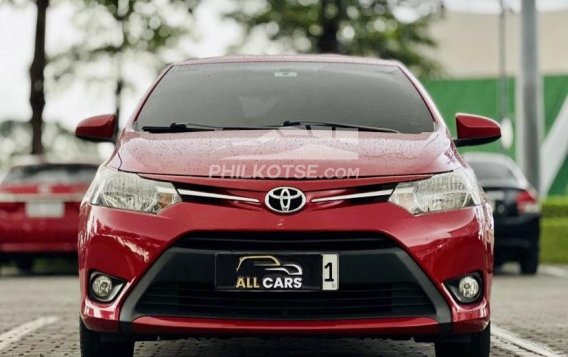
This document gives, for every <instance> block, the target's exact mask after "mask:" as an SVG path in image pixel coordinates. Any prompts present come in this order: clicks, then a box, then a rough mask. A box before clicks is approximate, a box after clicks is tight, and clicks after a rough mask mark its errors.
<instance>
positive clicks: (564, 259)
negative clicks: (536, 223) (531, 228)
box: [540, 216, 568, 264]
mask: <svg viewBox="0 0 568 357" xmlns="http://www.w3.org/2000/svg"><path fill="white" fill-rule="evenodd" d="M564 217H565V218H545V219H543V220H542V222H541V238H540V260H541V262H543V263H559V264H568V217H566V216H564Z"/></svg>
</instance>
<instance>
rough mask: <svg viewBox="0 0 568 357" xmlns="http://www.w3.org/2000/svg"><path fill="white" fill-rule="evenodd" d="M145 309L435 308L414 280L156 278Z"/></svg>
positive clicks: (292, 314)
mask: <svg viewBox="0 0 568 357" xmlns="http://www.w3.org/2000/svg"><path fill="white" fill-rule="evenodd" d="M136 310H137V312H138V313H139V314H142V315H144V314H150V315H173V316H192V317H215V318H239V319H247V318H250V319H295V320H298V319H300V320H301V319H314V318H319V319H334V318H361V317H369V318H370V317H389V316H417V315H419V316H428V315H434V314H435V309H434V307H433V306H432V303H431V302H430V300H429V299H428V297H427V296H426V294H425V293H424V291H423V290H422V289H421V288H420V287H419V286H418V285H417V284H414V283H382V284H341V285H340V288H339V290H338V291H325V292H324V291H321V292H311V291H304V292H265V291H263V292H258V291H257V292H244V291H238V292H235V291H215V289H214V287H213V285H212V284H204V283H202V284H198V283H172V282H155V283H153V284H151V285H150V286H149V287H148V289H147V290H146V291H145V293H144V294H143V295H142V297H141V298H140V300H139V301H138V304H137V306H136Z"/></svg>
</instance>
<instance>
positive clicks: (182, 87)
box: [76, 56, 500, 357]
mask: <svg viewBox="0 0 568 357" xmlns="http://www.w3.org/2000/svg"><path fill="white" fill-rule="evenodd" d="M141 103H142V104H141V105H140V107H139V108H138V109H137V111H136V112H135V113H134V115H133V117H132V119H131V120H130V121H129V122H128V123H127V125H126V128H125V129H124V130H123V131H122V133H121V134H120V136H119V137H118V139H117V140H116V151H115V153H114V155H113V156H112V157H111V158H110V159H109V160H108V161H107V162H106V163H105V164H104V165H103V166H102V167H101V169H100V170H99V171H98V174H97V177H96V178H95V180H94V181H93V184H92V186H91V188H90V189H89V192H88V193H87V195H86V197H85V200H84V201H83V205H82V207H81V220H80V232H79V270H80V272H79V274H80V284H81V324H80V333H81V351H82V355H83V356H132V354H133V349H134V348H133V347H134V341H137V340H152V339H158V338H159V339H165V338H183V337H188V336H189V337H192V336H193V337H195V336H210V335H224V336H250V335H273V336H275V335H301V336H322V335H327V336H329V335H334V336H374V337H382V338H384V337H387V338H388V337H395V338H412V337H414V338H415V339H416V340H419V341H433V342H435V343H436V353H437V355H438V356H479V357H481V356H484V357H486V356H488V355H489V346H490V341H489V340H490V306H489V302H490V293H491V281H492V269H493V218H492V215H491V208H490V205H489V204H488V201H487V199H486V197H485V195H484V193H483V191H482V190H481V188H480V186H479V184H478V182H477V180H476V177H475V175H474V174H473V172H472V170H471V168H470V167H468V165H467V164H466V163H465V162H464V161H463V159H462V157H461V156H460V155H459V153H458V152H457V150H456V146H463V145H476V144H483V143H487V142H490V141H493V140H497V139H498V138H499V137H500V129H499V126H498V125H497V124H496V123H495V122H494V121H492V120H490V119H487V118H482V117H479V116H474V115H467V114H459V115H458V116H457V119H456V121H457V128H458V137H457V138H456V139H454V140H452V138H451V137H450V135H449V131H448V129H447V127H446V125H445V123H444V121H443V120H442V118H441V117H440V115H439V113H438V111H437V109H436V107H435V105H434V103H433V102H432V101H431V100H430V97H429V96H428V94H427V93H426V92H425V91H424V89H423V88H422V87H421V85H420V83H419V82H418V81H417V80H416V79H415V78H414V77H413V76H412V75H411V74H410V73H409V72H408V70H407V69H406V68H404V67H403V66H402V65H401V64H399V63H397V62H388V61H378V60H373V59H364V58H352V57H341V56H297V57H296V56H275V57H270V56H267V57H224V58H212V59H204V60H190V61H187V62H182V63H178V64H175V65H172V66H170V67H169V68H168V69H167V70H166V71H165V72H164V73H163V74H162V75H161V76H160V77H159V79H158V80H157V82H156V84H155V85H154V86H153V87H152V88H151V89H150V90H149V92H148V94H147V95H146V96H145V97H144V98H142V101H141ZM115 128H116V117H115V116H114V115H102V116H97V117H92V118H89V119H86V120H85V121H83V122H81V123H80V124H79V126H78V127H77V130H76V134H77V135H78V136H79V137H82V138H85V139H90V140H108V141H115Z"/></svg>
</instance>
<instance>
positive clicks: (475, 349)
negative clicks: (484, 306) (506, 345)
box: [436, 325, 491, 357]
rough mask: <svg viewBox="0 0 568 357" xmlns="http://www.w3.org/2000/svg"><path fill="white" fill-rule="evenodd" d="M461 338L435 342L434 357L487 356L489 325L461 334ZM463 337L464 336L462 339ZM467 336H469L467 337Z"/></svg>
mask: <svg viewBox="0 0 568 357" xmlns="http://www.w3.org/2000/svg"><path fill="white" fill-rule="evenodd" d="M461 337H462V338H461V339H459V340H458V339H456V341H452V340H444V341H440V342H436V357H457V356H459V357H489V350H490V349H491V325H488V326H487V328H486V329H485V330H483V331H481V332H478V333H473V334H470V335H469V336H461ZM463 337H466V338H465V339H463ZM467 337H469V338H467Z"/></svg>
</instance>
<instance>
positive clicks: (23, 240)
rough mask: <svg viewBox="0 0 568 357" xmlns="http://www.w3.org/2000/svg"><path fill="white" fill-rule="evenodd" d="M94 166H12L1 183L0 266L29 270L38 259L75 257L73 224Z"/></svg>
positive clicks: (75, 236) (75, 229) (91, 177)
mask: <svg viewBox="0 0 568 357" xmlns="http://www.w3.org/2000/svg"><path fill="white" fill-rule="evenodd" d="M96 171H97V165H95V164H83V163H56V162H39V163H34V164H27V165H16V166H13V167H11V168H10V170H9V171H8V173H7V175H6V176H5V177H4V178H3V179H2V180H1V181H0V262H2V261H11V260H13V261H15V262H16V265H17V267H18V268H20V270H23V271H29V270H31V268H32V266H33V263H34V259H35V258H38V257H45V256H48V257H51V256H62V257H66V256H70V257H75V256H76V254H77V221H78V218H79V206H80V203H81V200H82V198H83V195H84V194H85V191H87V188H88V187H89V185H90V184H91V181H92V180H93V177H94V176H95V173H96Z"/></svg>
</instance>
